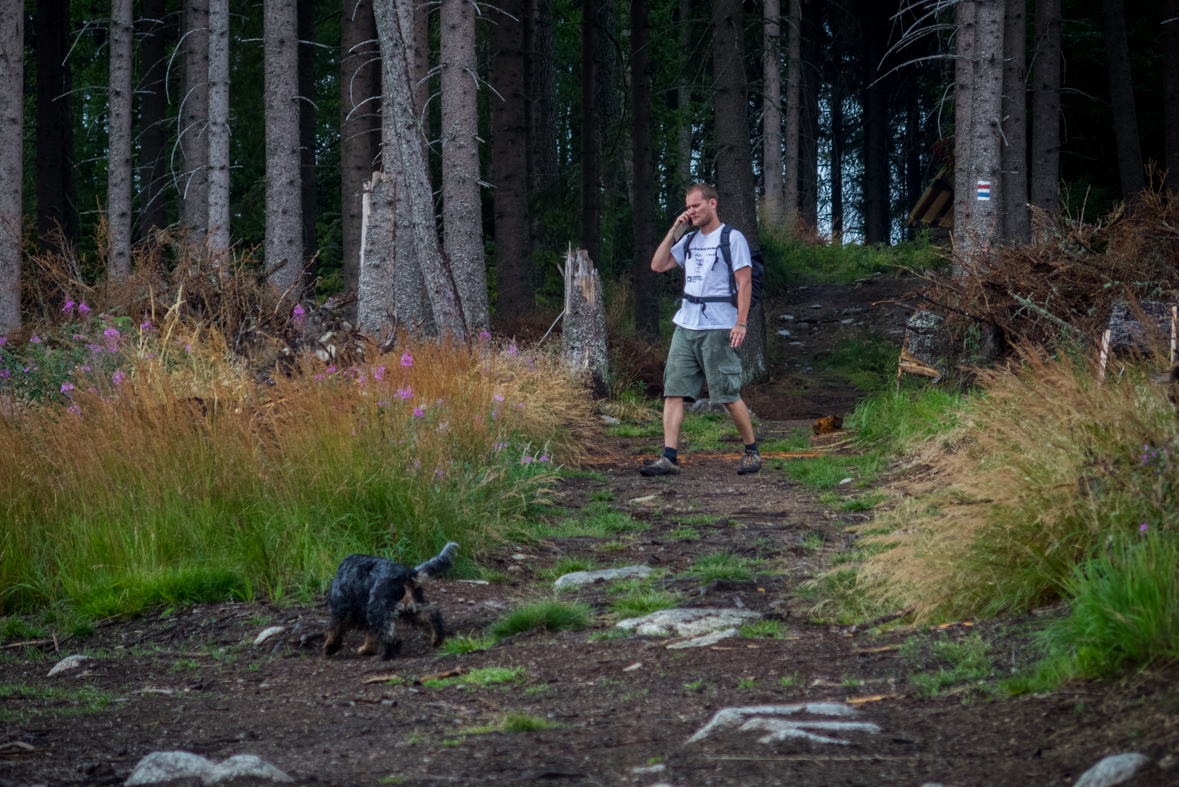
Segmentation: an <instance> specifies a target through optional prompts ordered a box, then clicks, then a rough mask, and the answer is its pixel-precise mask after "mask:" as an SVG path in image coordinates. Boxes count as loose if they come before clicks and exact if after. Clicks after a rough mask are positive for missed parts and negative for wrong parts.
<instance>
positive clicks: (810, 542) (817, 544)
mask: <svg viewBox="0 0 1179 787" xmlns="http://www.w3.org/2000/svg"><path fill="white" fill-rule="evenodd" d="M826 545H827V539H826V538H825V537H824V536H823V534H822V533H819V532H816V531H814V530H812V531H811V532H809V533H807V534H806V535H805V536H803V537H802V548H803V549H805V550H806V551H808V552H818V551H819V550H820V549H822V548H823V547H824V546H826Z"/></svg>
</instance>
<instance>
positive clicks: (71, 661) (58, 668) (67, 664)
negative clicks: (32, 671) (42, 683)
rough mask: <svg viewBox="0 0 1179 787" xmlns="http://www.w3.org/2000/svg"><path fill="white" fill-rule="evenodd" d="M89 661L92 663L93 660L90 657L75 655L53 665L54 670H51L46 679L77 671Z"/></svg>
mask: <svg viewBox="0 0 1179 787" xmlns="http://www.w3.org/2000/svg"><path fill="white" fill-rule="evenodd" d="M87 661H91V658H90V657H89V656H83V655H81V654H80V653H79V654H74V655H73V656H66V657H65V658H64V659H62V660H61V661H59V662H57V663H56V664H54V665H53V669H51V670H49V674H48V675H47V676H46V677H49V678H52V677H54V676H56V675H61V674H62V673H63V672H70V671H71V670H76V669H78V668H79V667H81V666H82V665H83V664H85V663H86V662H87Z"/></svg>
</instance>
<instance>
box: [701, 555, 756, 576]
mask: <svg viewBox="0 0 1179 787" xmlns="http://www.w3.org/2000/svg"><path fill="white" fill-rule="evenodd" d="M692 573H694V574H695V575H696V576H697V577H699V579H700V581H701V582H711V581H712V580H714V579H729V580H733V581H736V582H748V581H750V580H752V579H753V571H752V570H751V569H750V566H749V561H747V560H742V559H741V558H738V557H737V556H736V555H734V554H733V553H732V552H729V551H724V552H713V553H712V554H709V555H702V556H700V557H698V558H697V559H696V562H695V563H693V564H692Z"/></svg>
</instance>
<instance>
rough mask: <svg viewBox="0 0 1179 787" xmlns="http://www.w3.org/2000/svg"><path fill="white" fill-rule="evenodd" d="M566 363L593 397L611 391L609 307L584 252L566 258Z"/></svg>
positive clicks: (572, 252) (592, 267)
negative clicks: (584, 382) (587, 384)
mask: <svg viewBox="0 0 1179 787" xmlns="http://www.w3.org/2000/svg"><path fill="white" fill-rule="evenodd" d="M561 340H562V344H563V349H564V353H565V363H566V364H568V365H569V366H570V367H571V368H572V369H573V370H574V371H575V372H576V373H578V374H580V375H583V376H584V377H585V379H586V381H587V382H588V383H589V386H590V389H591V391H592V393H593V396H594V397H595V398H598V399H602V398H605V396H606V394H607V393H608V392H609V388H610V386H609V379H610V378H609V367H608V356H607V354H606V304H605V299H604V297H603V293H602V279H601V277H599V276H598V271H597V270H596V269H595V268H594V264H593V262H592V261H591V260H590V258H589V254H588V253H586V251H585V250H584V249H578V250H577V251H570V252H569V254H567V255H566V256H565V321H564V323H563V324H562V326H561Z"/></svg>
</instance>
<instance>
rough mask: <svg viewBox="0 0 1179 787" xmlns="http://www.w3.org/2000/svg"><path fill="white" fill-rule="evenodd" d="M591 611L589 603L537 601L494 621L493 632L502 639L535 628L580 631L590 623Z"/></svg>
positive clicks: (494, 635)
mask: <svg viewBox="0 0 1179 787" xmlns="http://www.w3.org/2000/svg"><path fill="white" fill-rule="evenodd" d="M590 611H591V610H590V607H589V605H588V604H572V603H566V602H563V601H555V600H552V599H548V600H544V601H535V602H533V603H531V604H527V605H525V606H523V607H520V608H519V609H517V610H515V611H514V612H512V613H511V614H510V615H508V616H507V617H505V618H502V619H500V620H498V621H496V622H495V623H493V624H492V626H491V634H492V636H493V637H495V638H496V639H497V640H500V639H503V638H504V637H510V636H512V635H513V634H521V633H523V632H525V631H532V630H533V629H535V628H545V629H547V630H548V631H561V630H564V629H571V630H574V631H578V630H581V629H583V628H585V627H586V626H588V625H589V622H590Z"/></svg>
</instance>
